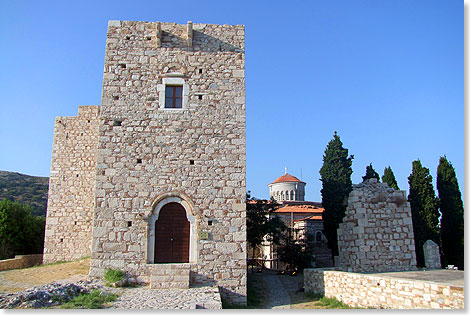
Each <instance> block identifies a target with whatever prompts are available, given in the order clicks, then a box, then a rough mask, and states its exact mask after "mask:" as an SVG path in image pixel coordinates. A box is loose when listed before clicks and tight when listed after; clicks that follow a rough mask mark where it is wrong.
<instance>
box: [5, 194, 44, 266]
mask: <svg viewBox="0 0 470 315" xmlns="http://www.w3.org/2000/svg"><path fill="white" fill-rule="evenodd" d="M45 226H46V220H45V218H43V217H36V216H34V215H33V214H32V210H31V207H29V206H27V205H23V204H20V203H19V202H17V201H15V202H12V201H10V200H1V201H0V259H8V258H13V257H14V256H15V255H27V254H41V253H42V252H43V248H44V231H45Z"/></svg>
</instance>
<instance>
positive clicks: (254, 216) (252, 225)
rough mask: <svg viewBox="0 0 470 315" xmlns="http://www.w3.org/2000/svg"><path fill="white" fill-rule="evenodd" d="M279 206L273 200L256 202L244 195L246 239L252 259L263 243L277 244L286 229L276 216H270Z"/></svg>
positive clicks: (256, 200) (248, 194) (248, 195)
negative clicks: (257, 248)
mask: <svg viewBox="0 0 470 315" xmlns="http://www.w3.org/2000/svg"><path fill="white" fill-rule="evenodd" d="M278 206H279V204H277V203H276V202H275V200H274V199H271V200H258V199H256V198H252V197H251V196H250V192H248V193H247V195H246V230H247V231H246V238H247V242H248V244H249V245H250V246H251V248H252V258H255V257H254V256H255V249H256V247H257V246H259V245H261V244H262V243H263V242H264V241H268V242H273V243H274V244H279V243H280V239H281V234H282V232H283V231H284V230H285V229H286V226H285V224H284V222H282V221H281V219H280V218H279V217H277V216H270V214H271V213H273V212H274V210H276V209H277V207H278Z"/></svg>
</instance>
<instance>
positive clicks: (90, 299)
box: [60, 290, 118, 309]
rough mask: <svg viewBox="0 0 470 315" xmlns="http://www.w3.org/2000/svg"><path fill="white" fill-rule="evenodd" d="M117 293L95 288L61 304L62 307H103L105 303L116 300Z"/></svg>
mask: <svg viewBox="0 0 470 315" xmlns="http://www.w3.org/2000/svg"><path fill="white" fill-rule="evenodd" d="M117 297H118V295H116V294H102V293H101V291H99V290H93V291H91V292H90V293H85V294H80V295H79V296H77V297H76V298H74V299H72V300H70V301H68V302H67V303H65V304H63V305H61V306H60V308H89V309H97V308H103V304H104V303H109V302H112V301H114V300H116V299H117Z"/></svg>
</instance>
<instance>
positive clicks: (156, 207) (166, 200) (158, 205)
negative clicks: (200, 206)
mask: <svg viewBox="0 0 470 315" xmlns="http://www.w3.org/2000/svg"><path fill="white" fill-rule="evenodd" d="M170 203H178V204H180V205H181V206H182V207H183V208H184V210H185V212H186V218H187V220H188V221H189V262H190V263H192V262H196V261H197V224H196V216H195V215H194V210H193V207H192V203H191V201H190V200H189V198H187V197H186V196H184V195H179V194H173V193H171V194H165V195H162V196H160V197H159V198H157V199H156V200H155V202H154V203H153V206H152V209H153V211H152V215H151V216H150V217H149V219H148V233H147V263H150V264H153V263H155V222H156V221H157V220H158V218H159V215H160V211H161V210H162V209H163V207H164V206H165V205H167V204H170Z"/></svg>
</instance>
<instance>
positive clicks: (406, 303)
mask: <svg viewBox="0 0 470 315" xmlns="http://www.w3.org/2000/svg"><path fill="white" fill-rule="evenodd" d="M304 283H305V292H312V293H315V294H320V295H325V296H326V297H329V298H331V297H334V298H336V299H338V300H339V301H341V302H343V303H346V304H348V305H349V306H352V307H364V308H370V307H372V308H386V309H431V308H432V309H443V308H446V309H449V308H452V309H463V308H464V288H463V287H461V286H454V285H447V284H440V283H435V282H431V281H422V280H411V279H399V278H388V277H385V276H377V275H368V274H360V273H350V272H343V271H335V270H326V269H305V270H304Z"/></svg>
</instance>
